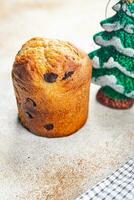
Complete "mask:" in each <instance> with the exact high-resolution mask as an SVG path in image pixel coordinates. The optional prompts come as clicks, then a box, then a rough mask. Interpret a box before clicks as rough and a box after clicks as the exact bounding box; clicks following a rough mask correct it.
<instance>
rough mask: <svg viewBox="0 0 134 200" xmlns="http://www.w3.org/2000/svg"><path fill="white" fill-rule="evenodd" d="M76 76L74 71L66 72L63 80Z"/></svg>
mask: <svg viewBox="0 0 134 200" xmlns="http://www.w3.org/2000/svg"><path fill="white" fill-rule="evenodd" d="M73 74H74V71H70V72H66V73H65V74H64V77H63V78H62V80H66V79H68V78H69V77H71V76H72V75H73Z"/></svg>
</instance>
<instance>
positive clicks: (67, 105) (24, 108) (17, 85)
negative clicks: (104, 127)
mask: <svg viewBox="0 0 134 200" xmlns="http://www.w3.org/2000/svg"><path fill="white" fill-rule="evenodd" d="M91 71H92V70H91V61H90V60H89V58H88V56H87V55H86V54H85V53H84V52H82V51H81V50H79V49H78V48H76V47H75V46H74V45H72V44H70V43H69V42H65V41H61V40H56V39H55V40H53V39H46V38H44V39H43V38H33V39H31V40H29V41H28V42H26V43H25V44H24V45H23V46H22V48H21V50H20V51H19V52H18V54H17V55H16V58H15V62H14V65H13V70H12V79H13V85H14V90H15V95H16V100H17V106H18V112H19V119H20V122H21V123H22V125H23V126H24V127H26V128H27V129H28V130H29V131H30V132H32V133H34V134H36V135H39V136H46V137H62V136H67V135H70V134H72V133H74V132H76V131H77V130H78V129H80V128H81V127H82V126H83V125H84V123H85V122H86V120H87V116H88V101H89V86H90V80H91Z"/></svg>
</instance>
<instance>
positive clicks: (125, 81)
mask: <svg viewBox="0 0 134 200" xmlns="http://www.w3.org/2000/svg"><path fill="white" fill-rule="evenodd" d="M119 4H121V6H123V5H124V4H126V3H125V2H123V1H119ZM126 5H127V9H128V11H129V12H130V13H129V14H130V16H129V15H128V13H126V12H125V11H123V9H122V8H121V9H120V11H118V12H117V13H116V14H115V15H114V16H113V17H110V18H108V19H106V20H103V21H101V25H102V27H103V25H106V24H107V25H108V24H117V23H118V24H119V25H120V26H121V27H119V30H117V29H116V28H115V29H114V26H113V30H111V31H107V30H106V31H103V32H100V33H97V34H96V35H95V36H94V41H95V42H96V38H97V37H98V36H101V38H102V39H103V40H104V41H111V40H112V38H113V37H116V38H119V39H120V41H121V44H122V46H123V48H124V49H125V48H129V49H131V55H130V56H129V55H128V54H125V53H124V52H122V51H120V52H119V51H118V49H117V48H116V47H114V46H113V45H112V43H111V44H110V45H109V46H107V47H103V46H102V47H100V48H99V49H97V50H95V51H93V52H91V53H89V57H90V58H91V59H94V58H95V57H96V58H98V60H99V67H98V68H94V67H93V79H94V81H97V79H99V77H103V76H106V75H108V76H110V75H113V76H114V77H115V78H116V80H117V81H116V83H115V84H117V85H120V86H121V87H122V88H123V90H122V91H118V92H117V91H115V90H114V89H112V88H111V87H109V83H105V85H106V86H105V87H103V91H104V93H105V94H106V95H108V96H109V97H111V98H113V99H124V98H128V97H125V95H126V94H128V93H132V96H131V97H130V98H134V78H133V75H134V56H132V55H133V52H134V32H133V33H131V32H127V31H126V30H125V27H126V26H134V16H131V14H134V3H127V4H126ZM132 31H134V28H133V27H132ZM110 58H112V59H113V60H114V61H115V62H116V63H117V64H119V65H121V66H122V67H123V68H124V69H125V70H126V71H127V72H129V73H128V74H129V75H127V74H126V73H125V72H124V71H125V70H124V71H121V70H120V69H119V68H118V67H117V66H115V67H114V68H105V66H104V63H107V62H108V60H109V59H110ZM130 73H131V74H132V76H130ZM102 86H103V85H102Z"/></svg>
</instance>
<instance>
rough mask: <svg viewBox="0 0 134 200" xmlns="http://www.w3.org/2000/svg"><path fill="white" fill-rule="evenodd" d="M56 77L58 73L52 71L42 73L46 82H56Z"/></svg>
mask: <svg viewBox="0 0 134 200" xmlns="http://www.w3.org/2000/svg"><path fill="white" fill-rule="evenodd" d="M57 78H58V75H57V74H55V73H53V72H51V73H46V74H44V79H45V81H46V82H48V83H54V82H56V79H57Z"/></svg>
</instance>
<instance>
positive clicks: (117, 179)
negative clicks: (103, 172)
mask: <svg viewBox="0 0 134 200" xmlns="http://www.w3.org/2000/svg"><path fill="white" fill-rule="evenodd" d="M76 200H134V160H130V161H129V162H127V163H126V164H125V165H124V166H123V167H121V168H120V169H118V170H117V171H116V172H114V173H113V174H112V175H111V176H109V177H108V178H106V179H104V180H103V181H102V182H100V183H98V184H97V185H96V186H94V187H93V188H92V189H90V190H88V191H87V192H86V193H84V194H83V195H81V196H80V197H78V198H77V199H76Z"/></svg>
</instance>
